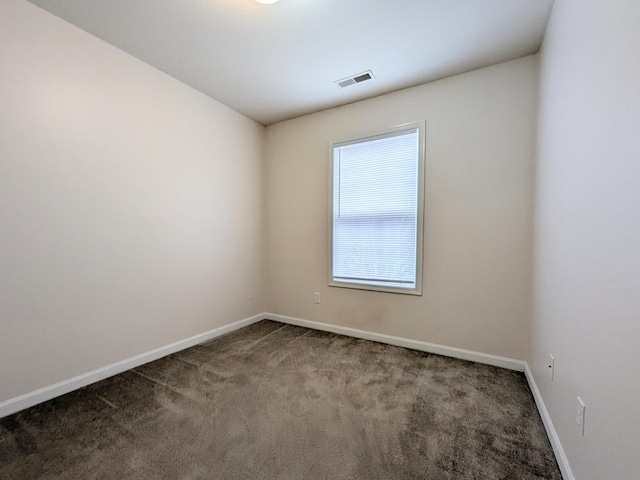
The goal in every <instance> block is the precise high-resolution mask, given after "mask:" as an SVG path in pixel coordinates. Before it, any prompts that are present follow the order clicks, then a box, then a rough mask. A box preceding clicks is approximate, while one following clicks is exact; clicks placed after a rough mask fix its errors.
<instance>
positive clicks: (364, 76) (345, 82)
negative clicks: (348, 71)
mask: <svg viewBox="0 0 640 480" xmlns="http://www.w3.org/2000/svg"><path fill="white" fill-rule="evenodd" d="M372 78H373V73H371V70H367V71H366V72H362V73H357V74H355V75H352V76H350V77H347V78H343V79H341V80H336V82H335V83H336V84H338V86H339V87H340V88H344V87H348V86H349V85H355V84H356V83H362V82H366V81H367V80H371V79H372Z"/></svg>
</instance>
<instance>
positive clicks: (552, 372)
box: [549, 354, 556, 382]
mask: <svg viewBox="0 0 640 480" xmlns="http://www.w3.org/2000/svg"><path fill="white" fill-rule="evenodd" d="M555 373H556V359H555V357H554V356H553V355H552V354H549V374H550V376H551V381H552V382H553V377H554V376H555Z"/></svg>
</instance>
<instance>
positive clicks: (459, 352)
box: [264, 313, 525, 372]
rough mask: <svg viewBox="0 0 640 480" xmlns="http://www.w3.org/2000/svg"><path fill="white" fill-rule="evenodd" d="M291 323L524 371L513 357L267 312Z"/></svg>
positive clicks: (269, 316) (280, 320)
mask: <svg viewBox="0 0 640 480" xmlns="http://www.w3.org/2000/svg"><path fill="white" fill-rule="evenodd" d="M264 318H268V319H270V320H275V321H278V322H282V323H288V324H290V325H297V326H299V327H307V328H312V329H314V330H323V331H325V332H332V333H338V334H340V335H347V336H349V337H356V338H362V339H364V340H373V341H374V342H380V343H387V344H389V345H395V346H397V347H405V348H410V349H412V350H420V351H422V352H429V353H435V354H438V355H444V356H446V357H453V358H460V359H462V360H470V361H472V362H478V363H484V364H487V365H493V366H496V367H502V368H508V369H509V370H516V371H518V372H522V371H524V365H525V364H524V362H523V361H521V360H515V359H513V358H507V357H499V356H497V355H489V354H488V353H480V352H474V351H472V350H464V349H462V348H455V347H447V346H445V345H438V344H435V343H428V342H421V341H419V340H411V339H408V338H402V337H394V336H392V335H385V334H383V333H375V332H368V331H366V330H358V329H355V328H348V327H341V326H338V325H331V324H328V323H320V322H313V321H311V320H303V319H301V318H295V317H287V316H285V315H277V314H275V313H265V317H264Z"/></svg>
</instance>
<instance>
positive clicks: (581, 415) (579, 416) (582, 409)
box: [576, 397, 587, 435]
mask: <svg viewBox="0 0 640 480" xmlns="http://www.w3.org/2000/svg"><path fill="white" fill-rule="evenodd" d="M576 400H577V402H576V423H577V424H578V428H579V429H580V433H581V434H582V435H584V420H585V414H586V410H587V406H586V405H585V404H584V402H583V401H582V399H581V398H580V397H576Z"/></svg>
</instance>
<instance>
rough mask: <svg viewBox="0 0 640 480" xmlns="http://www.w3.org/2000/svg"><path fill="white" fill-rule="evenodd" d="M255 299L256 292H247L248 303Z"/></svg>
mask: <svg viewBox="0 0 640 480" xmlns="http://www.w3.org/2000/svg"><path fill="white" fill-rule="evenodd" d="M255 298H256V292H255V291H254V290H249V301H250V302H253V300H254V299H255Z"/></svg>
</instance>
